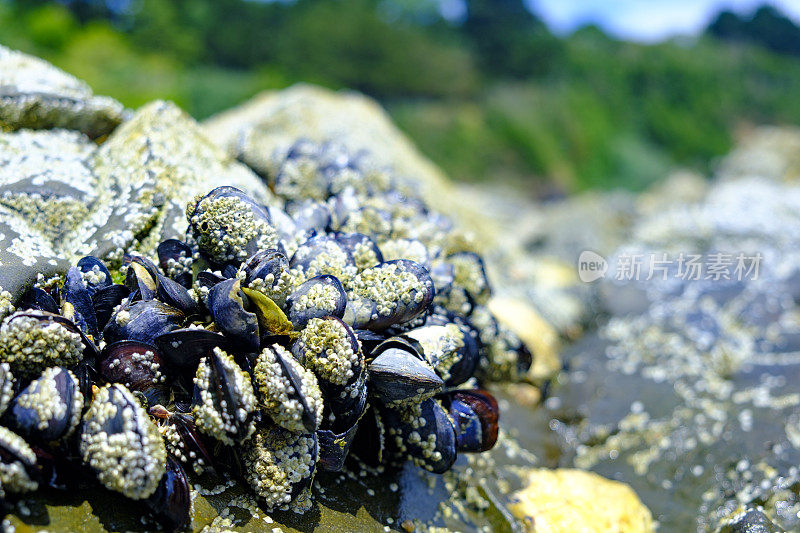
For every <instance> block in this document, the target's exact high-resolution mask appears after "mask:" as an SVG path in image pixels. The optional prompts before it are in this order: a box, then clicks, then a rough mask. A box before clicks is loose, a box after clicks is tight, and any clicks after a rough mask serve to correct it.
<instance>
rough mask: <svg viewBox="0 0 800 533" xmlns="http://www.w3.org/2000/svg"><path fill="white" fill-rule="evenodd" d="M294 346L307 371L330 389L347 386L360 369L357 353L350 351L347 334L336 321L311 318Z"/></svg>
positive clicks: (359, 354)
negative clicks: (300, 350)
mask: <svg viewBox="0 0 800 533" xmlns="http://www.w3.org/2000/svg"><path fill="white" fill-rule="evenodd" d="M298 342H299V343H300V346H302V350H303V355H304V357H305V361H306V364H307V365H308V366H309V368H311V370H313V371H314V373H315V374H317V375H318V376H320V377H321V378H322V379H324V380H325V381H327V382H329V383H332V384H334V385H341V386H343V385H347V384H348V383H350V381H352V379H353V377H354V376H355V375H356V374H357V373H358V372H360V369H361V367H362V366H363V361H362V359H363V355H362V354H361V350H360V349H358V350H353V346H352V344H351V339H350V334H349V333H348V331H347V329H346V328H345V326H344V325H343V324H342V323H341V322H339V321H338V320H330V319H324V318H312V319H311V320H309V321H308V324H307V325H306V327H305V329H303V331H301V332H300V337H299V339H298Z"/></svg>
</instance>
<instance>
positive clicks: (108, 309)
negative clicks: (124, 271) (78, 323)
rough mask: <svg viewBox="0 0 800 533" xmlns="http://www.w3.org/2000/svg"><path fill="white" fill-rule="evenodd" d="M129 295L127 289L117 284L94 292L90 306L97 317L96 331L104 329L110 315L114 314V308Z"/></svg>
mask: <svg viewBox="0 0 800 533" xmlns="http://www.w3.org/2000/svg"><path fill="white" fill-rule="evenodd" d="M130 293H131V291H130V289H128V287H126V286H125V285H119V284H113V285H108V286H107V287H103V288H101V289H98V290H96V291H95V293H94V294H93V295H92V305H93V306H94V312H95V316H96V317H97V327H98V329H100V330H103V329H105V327H106V325H107V324H108V321H109V320H110V319H111V315H112V314H114V308H115V307H117V306H118V305H119V304H120V303H122V300H124V299H125V298H127V297H128V296H129V295H130Z"/></svg>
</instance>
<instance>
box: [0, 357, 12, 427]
mask: <svg viewBox="0 0 800 533" xmlns="http://www.w3.org/2000/svg"><path fill="white" fill-rule="evenodd" d="M13 398H14V376H13V374H11V367H10V366H9V364H8V363H0V416H2V414H3V413H5V412H6V409H8V406H9V404H10V403H11V400H12V399H13Z"/></svg>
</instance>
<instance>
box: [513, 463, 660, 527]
mask: <svg viewBox="0 0 800 533" xmlns="http://www.w3.org/2000/svg"><path fill="white" fill-rule="evenodd" d="M513 500H515V503H513V504H511V505H509V508H510V509H511V512H512V513H513V514H514V516H516V517H517V518H519V519H521V520H524V521H525V523H526V524H527V525H528V531H530V532H532V533H533V532H535V533H605V532H607V533H645V532H651V531H655V524H654V522H653V517H652V516H651V515H650V511H649V509H647V507H645V506H644V504H642V502H641V501H640V500H639V498H638V496H636V493H635V492H633V490H632V489H631V488H630V487H629V486H628V485H626V484H624V483H620V482H618V481H611V480H608V479H605V478H603V477H601V476H598V475H597V474H594V473H592V472H585V471H583V470H573V469H557V470H549V469H546V468H538V469H533V470H531V471H530V473H529V474H528V486H527V487H525V488H524V489H522V490H521V491H519V492H516V493H515V494H514V495H513Z"/></svg>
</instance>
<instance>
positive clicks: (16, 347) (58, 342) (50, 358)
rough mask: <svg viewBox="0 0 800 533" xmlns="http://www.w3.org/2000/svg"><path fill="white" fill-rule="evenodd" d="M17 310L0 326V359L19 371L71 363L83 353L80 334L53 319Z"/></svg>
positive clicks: (33, 372)
mask: <svg viewBox="0 0 800 533" xmlns="http://www.w3.org/2000/svg"><path fill="white" fill-rule="evenodd" d="M44 320H45V319H44V318H43V317H35V316H30V315H27V314H24V313H20V312H17V313H15V314H13V315H11V316H10V317H8V318H7V319H6V320H5V321H4V322H3V325H2V326H0V360H2V361H5V362H7V363H8V364H9V365H10V366H11V368H12V369H13V370H14V371H15V372H19V373H20V374H22V375H30V374H35V373H38V372H39V371H41V370H42V369H43V368H45V367H48V366H53V365H63V366H71V365H74V364H75V363H77V362H78V361H80V360H81V357H82V356H83V340H82V339H81V336H80V334H78V333H76V332H72V331H69V330H68V329H67V328H66V327H64V326H63V325H61V324H59V323H58V322H55V321H50V322H49V323H48V324H46V325H43V324H42V322H43V321H44Z"/></svg>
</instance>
